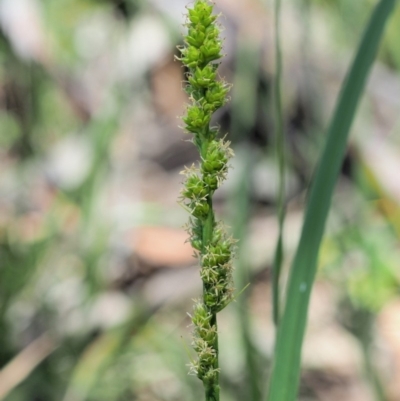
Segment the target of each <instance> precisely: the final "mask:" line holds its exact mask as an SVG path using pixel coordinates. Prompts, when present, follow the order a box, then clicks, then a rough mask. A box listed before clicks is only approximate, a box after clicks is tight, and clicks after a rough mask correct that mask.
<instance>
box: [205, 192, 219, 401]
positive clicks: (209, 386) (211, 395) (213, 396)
mask: <svg viewBox="0 0 400 401" xmlns="http://www.w3.org/2000/svg"><path fill="white" fill-rule="evenodd" d="M207 203H208V205H209V207H210V211H209V213H208V216H207V218H206V220H205V222H204V225H203V250H202V254H203V255H205V254H206V253H207V247H208V245H209V244H210V242H211V240H212V235H213V229H214V225H215V217H214V211H213V202H212V195H211V194H210V195H209V196H208V199H207ZM203 292H204V293H206V289H205V288H204V286H203ZM211 326H214V327H215V330H216V333H217V335H216V339H215V343H214V350H215V352H216V360H215V364H214V366H213V369H215V370H216V372H217V373H216V379H215V381H213V382H211V383H210V382H206V381H205V382H204V389H205V395H206V401H219V373H218V369H219V355H218V324H217V315H216V314H215V313H212V317H211Z"/></svg>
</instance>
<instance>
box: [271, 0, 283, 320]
mask: <svg viewBox="0 0 400 401" xmlns="http://www.w3.org/2000/svg"><path fill="white" fill-rule="evenodd" d="M280 14H281V1H280V0H275V18H274V20H275V74H276V75H275V85H274V103H275V124H276V127H275V132H276V135H275V150H276V156H277V160H278V170H279V174H278V199H277V204H278V224H279V233H278V240H277V244H276V248H275V255H274V262H273V268H272V305H273V320H274V323H275V326H278V324H279V315H280V307H279V298H280V291H279V282H280V275H281V270H282V263H283V225H284V221H285V137H284V132H283V115H282V89H281V82H282V51H281V36H280Z"/></svg>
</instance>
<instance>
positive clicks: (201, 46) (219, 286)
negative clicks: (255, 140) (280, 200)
mask: <svg viewBox="0 0 400 401" xmlns="http://www.w3.org/2000/svg"><path fill="white" fill-rule="evenodd" d="M217 18H218V16H216V15H214V14H213V4H212V3H211V2H210V1H208V0H195V2H194V4H193V7H192V8H188V14H187V22H186V26H187V28H188V34H187V35H186V36H185V37H184V43H185V46H184V47H182V48H181V49H180V51H181V54H182V57H181V58H179V60H181V61H182V63H183V64H184V65H185V66H186V67H187V68H188V73H187V75H186V78H187V85H186V87H185V89H186V92H187V93H188V94H189V95H190V101H191V103H190V104H189V106H188V108H187V113H186V115H185V116H184V117H183V118H182V119H183V122H184V123H185V130H186V132H187V133H190V134H192V135H193V142H194V144H195V145H196V146H197V148H198V150H199V152H200V156H201V161H200V163H199V164H198V166H195V165H193V166H192V167H190V168H186V169H185V171H184V172H183V174H184V175H185V176H186V181H185V183H184V188H183V189H182V191H181V200H182V203H183V205H184V207H185V209H186V210H189V211H190V214H191V217H190V220H189V225H188V233H189V235H190V242H191V244H192V246H193V248H194V249H195V250H196V251H197V253H198V256H199V259H200V276H201V279H202V281H203V297H202V298H201V299H200V300H198V301H197V302H196V304H195V306H194V312H193V315H192V316H191V317H192V322H193V343H192V344H193V347H194V349H195V351H196V352H197V354H198V358H197V360H195V361H193V364H192V366H191V370H190V371H191V373H193V374H195V375H196V376H197V377H198V378H199V379H200V380H201V381H202V382H203V384H204V389H205V398H206V401H219V361H218V357H219V355H218V353H219V351H218V328H217V313H218V312H220V311H221V310H222V309H224V308H225V307H226V306H227V305H228V304H229V302H231V301H232V298H233V295H232V291H233V290H232V254H233V244H234V241H233V239H232V238H231V237H229V236H228V234H227V233H226V232H225V230H224V228H223V226H222V224H221V223H218V222H215V217H214V211H213V202H212V197H213V194H214V192H215V191H216V189H217V188H218V187H219V186H220V185H221V182H222V181H223V180H224V179H225V178H226V174H227V172H228V160H229V159H230V157H231V156H232V155H233V152H232V150H231V149H230V148H229V142H226V141H224V140H223V139H217V134H218V128H211V127H210V121H211V118H212V115H213V113H214V112H215V111H216V110H218V109H219V108H220V107H222V106H223V105H224V104H225V103H226V101H227V93H228V91H229V86H228V85H227V84H226V82H225V81H224V80H222V79H218V75H217V69H218V63H217V62H216V61H217V60H219V59H220V58H221V57H222V41H221V39H220V28H219V26H218V25H217V24H216V20H217Z"/></svg>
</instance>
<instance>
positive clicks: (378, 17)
mask: <svg viewBox="0 0 400 401" xmlns="http://www.w3.org/2000/svg"><path fill="white" fill-rule="evenodd" d="M395 4H396V0H381V1H380V2H379V3H378V4H377V6H376V7H375V9H374V11H373V13H372V16H371V19H370V21H369V23H368V25H367V28H366V30H365V32H364V36H363V38H362V41H361V43H360V45H359V47H358V51H357V54H356V57H355V59H354V62H353V64H352V66H351V68H350V71H349V73H348V75H347V77H346V79H345V81H344V84H343V86H342V90H341V93H340V95H339V100H338V103H337V106H336V109H335V113H334V116H333V119H332V121H331V125H330V127H329V131H328V137H327V142H326V145H325V149H324V151H323V154H322V158H321V160H320V164H319V166H318V168H317V171H316V175H315V180H314V182H313V184H312V187H311V191H310V195H309V200H308V204H307V209H306V215H305V220H304V224H303V229H302V233H301V238H300V243H299V245H298V248H297V252H296V256H295V259H294V261H293V264H292V269H291V273H290V277H289V287H288V292H287V297H286V305H285V311H284V315H283V318H282V321H281V323H280V325H279V329H278V333H277V343H276V349H275V356H274V365H273V369H272V375H271V381H270V387H269V393H268V401H294V400H295V399H296V395H297V388H298V382H299V376H300V361H301V347H302V342H303V337H304V331H305V327H306V321H307V311H308V304H309V299H310V293H311V288H312V284H313V281H314V278H315V273H316V266H317V258H318V252H319V247H320V244H321V239H322V235H323V232H324V227H325V222H326V219H327V216H328V212H329V208H330V203H331V198H332V194H333V190H334V186H335V182H336V179H337V176H338V173H339V170H340V166H341V163H342V160H343V156H344V153H345V150H346V142H347V138H348V134H349V131H350V127H351V124H352V122H353V119H354V115H355V112H356V109H357V106H358V103H359V101H360V98H361V95H362V93H363V90H364V87H365V83H366V80H367V77H368V75H369V72H370V70H371V67H372V64H373V61H374V59H375V56H376V53H377V50H378V46H379V43H380V40H381V37H382V35H383V31H384V27H385V24H386V22H387V20H388V17H389V16H390V14H391V12H392V11H393V8H394V6H395Z"/></svg>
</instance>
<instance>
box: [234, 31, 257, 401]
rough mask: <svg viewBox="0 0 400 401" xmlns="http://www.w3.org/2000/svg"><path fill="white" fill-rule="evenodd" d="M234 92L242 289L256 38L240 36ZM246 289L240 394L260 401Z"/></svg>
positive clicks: (241, 284) (239, 306) (240, 312)
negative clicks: (239, 161) (239, 164)
mask: <svg viewBox="0 0 400 401" xmlns="http://www.w3.org/2000/svg"><path fill="white" fill-rule="evenodd" d="M235 54H236V59H235V77H234V81H233V82H234V93H233V98H232V106H231V107H232V112H231V115H232V120H231V125H230V133H231V137H233V138H235V139H236V142H237V143H241V144H242V146H241V148H239V151H241V153H243V156H242V159H241V160H242V161H243V166H242V170H241V173H240V179H239V182H238V184H237V188H236V189H235V192H234V193H233V194H232V197H231V199H232V202H231V206H230V208H229V209H230V210H233V211H234V216H232V219H231V220H232V224H233V235H234V237H235V238H237V239H238V241H239V242H240V249H239V250H238V251H237V257H238V262H237V266H236V269H235V273H234V278H235V280H234V281H235V285H236V288H238V290H239V291H241V290H242V289H243V288H245V287H246V286H247V285H248V284H249V279H250V277H249V265H248V250H247V249H246V248H247V246H246V243H247V237H248V236H247V231H248V223H249V218H250V207H251V205H250V191H251V176H252V171H253V170H254V164H255V159H256V158H255V157H254V150H253V149H250V148H248V147H247V146H243V142H244V141H245V140H246V138H248V136H249V134H250V132H251V130H252V128H253V127H254V125H255V122H256V117H257V94H258V92H257V89H258V79H259V72H260V54H261V47H260V44H259V43H257V42H255V41H254V38H248V37H240V38H239V39H238V45H237V49H236V52H235ZM246 294H247V292H246V293H244V294H242V295H241V296H240V297H238V298H237V302H235V306H236V312H237V317H238V330H239V334H240V337H241V340H242V350H243V354H244V361H245V366H244V385H243V387H242V389H241V390H242V391H241V393H240V394H241V396H242V397H243V399H246V400H247V399H248V400H251V401H260V400H261V399H262V390H261V389H262V385H261V383H262V380H261V375H260V363H259V361H258V356H259V353H258V352H257V349H256V346H255V344H254V341H253V339H252V335H251V334H252V321H251V319H250V315H249V303H248V296H246Z"/></svg>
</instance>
